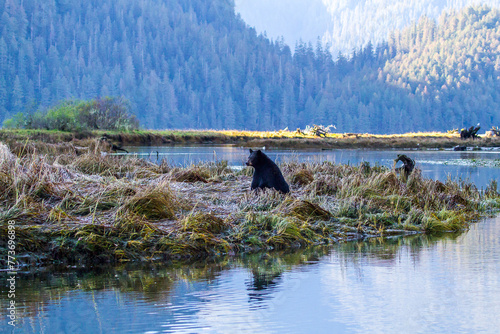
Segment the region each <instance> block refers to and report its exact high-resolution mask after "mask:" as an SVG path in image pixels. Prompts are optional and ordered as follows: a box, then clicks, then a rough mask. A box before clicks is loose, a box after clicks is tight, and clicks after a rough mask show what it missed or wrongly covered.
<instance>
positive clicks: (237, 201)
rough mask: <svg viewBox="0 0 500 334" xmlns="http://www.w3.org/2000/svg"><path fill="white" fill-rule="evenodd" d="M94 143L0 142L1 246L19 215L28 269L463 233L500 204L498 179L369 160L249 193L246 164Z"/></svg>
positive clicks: (322, 167)
mask: <svg viewBox="0 0 500 334" xmlns="http://www.w3.org/2000/svg"><path fill="white" fill-rule="evenodd" d="M94 145H97V146H95V147H94V148H93V151H97V152H99V154H94V153H92V152H86V153H81V154H77V152H75V151H74V150H72V148H70V149H68V152H66V153H61V152H60V150H54V151H53V152H52V153H50V152H48V153H44V154H40V153H37V152H30V150H28V149H27V146H26V145H24V146H16V145H14V147H13V149H12V150H11V149H10V147H8V146H6V145H3V144H0V185H1V186H2V188H3V189H5V191H4V192H3V193H1V194H0V211H1V212H2V225H0V240H1V241H0V249H2V251H3V250H4V249H5V250H6V249H7V243H6V240H7V234H8V227H7V222H8V221H14V222H15V224H16V247H17V252H18V253H17V261H19V262H21V263H22V264H23V265H24V266H28V267H29V266H40V265H48V264H55V263H67V264H75V263H77V264H78V263H80V264H81V263H93V264H98V263H121V262H128V261H147V262H155V261H170V260H193V259H202V258H209V257H211V256H218V255H223V254H226V255H234V254H244V253H252V252H258V251H268V250H279V249H294V248H303V247H307V246H312V245H329V244H333V243H339V242H345V241H352V240H362V239H367V238H379V237H387V236H392V235H405V234H415V233H428V234H432V233H439V232H446V231H453V232H459V231H463V230H465V229H467V228H468V227H469V226H470V224H472V223H474V222H477V221H478V220H479V219H481V218H482V217H486V216H489V215H491V214H492V213H495V212H497V210H498V209H499V208H500V194H499V192H498V190H497V188H496V183H495V184H493V183H492V184H490V186H489V187H488V188H487V190H486V191H484V192H482V191H479V190H478V189H477V188H476V187H475V186H474V185H473V184H470V183H467V182H461V183H458V182H455V181H447V182H446V183H442V182H440V181H434V180H431V179H426V178H424V177H422V176H421V174H420V173H419V171H418V170H416V171H415V172H414V173H413V174H412V175H410V177H408V178H406V177H404V176H401V175H397V174H396V173H395V172H394V171H393V170H390V169H388V168H386V167H381V166H370V165H369V164H367V163H364V164H360V165H358V166H351V165H339V164H333V163H329V162H318V163H298V162H288V163H283V164H281V165H280V168H281V170H282V172H283V174H284V176H285V178H286V180H287V182H288V183H289V184H290V186H291V190H292V192H291V194H289V195H282V194H280V193H277V192H275V191H265V192H262V193H255V192H252V191H250V190H249V189H250V183H251V178H252V177H251V175H252V172H253V170H252V169H251V168H249V167H246V168H243V169H242V170H238V171H235V170H233V169H231V168H229V167H228V165H227V163H226V162H224V161H219V162H216V163H214V162H211V163H204V164H199V165H196V166H190V167H183V168H180V167H173V166H169V165H167V164H160V165H156V164H152V163H149V162H147V161H145V160H141V159H136V158H129V159H121V158H119V157H116V156H110V155H108V156H102V155H101V154H100V147H99V144H95V140H94ZM89 151H92V150H89ZM12 152H14V153H15V154H14V153H12ZM19 254H20V255H19ZM5 261H6V259H1V260H0V262H1V263H2V264H3V265H5V263H4V262H5Z"/></svg>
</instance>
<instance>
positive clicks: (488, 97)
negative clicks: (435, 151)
mask: <svg viewBox="0 0 500 334" xmlns="http://www.w3.org/2000/svg"><path fill="white" fill-rule="evenodd" d="M328 50H330V47H329V46H328V45H322V44H321V43H319V42H318V43H317V44H316V45H311V44H310V43H308V44H305V43H299V44H297V45H296V46H295V48H294V50H293V52H292V50H291V49H290V47H289V46H288V45H286V44H285V43H284V42H283V40H280V39H278V40H277V41H271V40H269V39H268V38H267V37H266V36H263V35H259V34H257V32H256V31H255V29H253V28H250V27H249V26H248V25H246V24H245V22H244V21H243V20H242V19H241V18H240V17H239V16H238V15H236V14H235V8H234V1H233V0H213V1H202V0H141V1H135V0H86V1H84V0H31V1H21V0H0V123H1V122H2V121H3V120H5V119H7V118H11V117H13V116H14V115H15V114H17V113H19V112H23V113H26V114H29V113H34V112H35V111H36V110H43V109H46V108H49V107H51V106H53V105H57V104H58V103H60V101H63V100H70V99H81V100H89V99H95V98H99V97H101V98H103V97H108V96H109V97H122V98H124V99H126V100H128V101H129V105H130V108H131V110H132V112H133V113H134V114H135V115H136V117H137V118H138V120H139V121H140V124H141V126H142V127H143V128H150V129H166V128H171V129H172V128H173V129H187V128H189V129H247V130H276V129H283V128H285V127H288V128H289V129H295V128H297V127H301V128H304V127H305V126H306V125H310V124H323V125H330V124H333V125H335V126H336V128H337V131H338V132H370V133H402V132H410V131H430V130H438V131H439V130H440V131H443V130H448V129H451V128H460V127H464V126H470V125H472V124H476V123H481V125H482V126H483V127H490V126H493V125H495V126H496V125H500V113H499V112H498V111H499V107H500V106H499V104H500V86H499V80H500V12H499V10H497V9H494V8H489V7H485V6H476V7H469V8H466V9H464V10H461V11H456V12H448V13H445V14H443V15H441V16H440V17H439V19H438V20H434V19H430V18H427V17H423V18H421V19H420V20H419V21H418V22H416V23H415V24H412V25H411V26H409V27H408V28H405V29H403V30H400V31H394V32H393V33H392V34H391V35H390V37H389V38H388V39H387V41H384V42H382V43H379V44H377V45H374V44H372V43H368V44H367V45H366V46H365V47H363V48H361V49H357V50H354V51H353V52H352V53H351V54H341V53H340V54H338V55H332V54H330V52H329V51H328Z"/></svg>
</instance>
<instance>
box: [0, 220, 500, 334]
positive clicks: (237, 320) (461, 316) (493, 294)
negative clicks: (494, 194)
mask: <svg viewBox="0 0 500 334" xmlns="http://www.w3.org/2000/svg"><path fill="white" fill-rule="evenodd" d="M17 285H18V286H17V292H18V293H17V296H16V303H17V305H18V309H17V311H18V315H20V317H21V318H20V322H19V323H18V325H17V327H16V330H15V331H13V332H14V333H150V334H152V333H498V328H500V317H499V316H498V315H499V314H500V219H499V218H496V219H487V220H484V221H481V222H479V223H477V224H474V225H472V227H471V228H470V230H469V231H468V232H466V233H462V234H459V235H456V234H447V235H442V236H433V237H430V236H423V235H417V236H407V237H399V238H393V239H386V240H381V239H372V240H369V241H365V242H350V243H344V244H340V245H336V246H334V247H331V248H311V249H306V250H300V251H296V252H291V253H270V254H253V255H248V256H244V257H229V258H222V259H218V260H213V261H205V262H200V263H194V264H190V265H182V266H181V265H170V266H168V265H165V266H144V267H141V266H131V265H130V266H122V267H110V268H97V269H95V270H94V271H90V270H89V269H73V270H69V271H68V270H64V271H57V270H54V269H53V268H49V269H47V270H46V271H42V272H38V273H25V274H20V275H19V278H18V281H17ZM3 289H4V290H5V287H3ZM5 296H6V293H5V291H2V298H3V299H4V297H5ZM4 300H5V299H4ZM3 305H6V304H3ZM2 312H3V313H4V312H5V307H2ZM2 319H5V316H2ZM2 327H3V329H4V330H5V332H10V328H9V327H10V326H8V325H6V321H5V320H4V324H2ZM2 332H4V331H2Z"/></svg>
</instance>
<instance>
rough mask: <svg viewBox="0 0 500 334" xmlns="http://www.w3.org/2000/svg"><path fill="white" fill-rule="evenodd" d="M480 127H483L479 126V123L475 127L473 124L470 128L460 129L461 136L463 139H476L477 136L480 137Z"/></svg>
mask: <svg viewBox="0 0 500 334" xmlns="http://www.w3.org/2000/svg"><path fill="white" fill-rule="evenodd" d="M479 129H481V127H480V126H479V124H478V125H476V126H475V127H474V126H471V127H470V128H468V129H465V128H464V129H462V130H461V131H460V138H461V139H469V138H472V139H475V138H478V136H477V132H478V131H479Z"/></svg>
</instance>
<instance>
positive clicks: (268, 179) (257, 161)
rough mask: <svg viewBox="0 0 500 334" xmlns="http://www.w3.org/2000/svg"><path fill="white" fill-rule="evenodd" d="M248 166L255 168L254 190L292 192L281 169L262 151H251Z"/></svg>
mask: <svg viewBox="0 0 500 334" xmlns="http://www.w3.org/2000/svg"><path fill="white" fill-rule="evenodd" d="M247 166H252V167H253V168H255V172H254V173H253V180H252V187H251V188H252V190H254V189H264V188H274V189H276V190H278V191H281V192H282V193H284V194H286V193H289V192H290V188H289V187H288V183H286V181H285V178H284V177H283V174H281V171H280V169H279V167H278V166H276V164H275V163H274V162H273V161H272V160H271V159H269V157H268V156H267V155H265V154H264V153H262V152H261V150H258V151H253V150H252V149H250V156H249V157H248V161H247Z"/></svg>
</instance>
